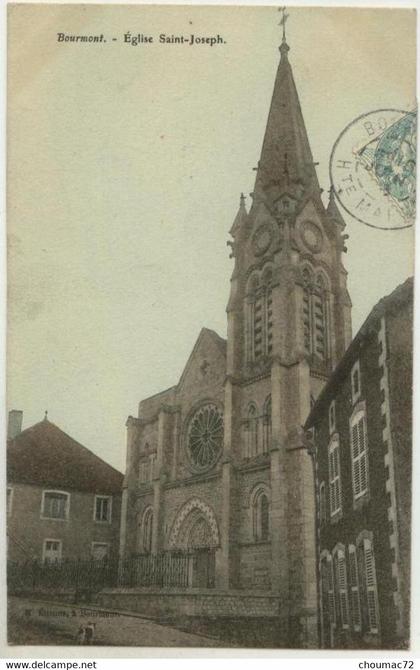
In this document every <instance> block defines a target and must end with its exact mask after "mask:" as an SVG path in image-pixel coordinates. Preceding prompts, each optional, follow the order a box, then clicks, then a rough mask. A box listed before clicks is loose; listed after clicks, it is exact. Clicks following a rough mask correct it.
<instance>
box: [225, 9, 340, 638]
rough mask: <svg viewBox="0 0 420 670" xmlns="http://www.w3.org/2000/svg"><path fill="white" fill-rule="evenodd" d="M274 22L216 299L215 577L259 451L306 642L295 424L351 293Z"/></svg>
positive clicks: (305, 484) (326, 368)
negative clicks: (245, 190) (219, 469)
mask: <svg viewBox="0 0 420 670" xmlns="http://www.w3.org/2000/svg"><path fill="white" fill-rule="evenodd" d="M284 23H285V18H284V14H283V40H282V43H281V46H280V48H279V50H280V62H279V66H278V70H277V75H276V79H275V84H274V91H273V95H272V100H271V106H270V110H269V114H268V120H267V126H266V130H265V136H264V140H263V145H262V150H261V155H260V160H259V162H258V166H257V168H256V179H255V186H254V190H253V193H252V194H251V199H252V203H251V206H250V208H249V211H247V207H246V202H245V198H244V196H243V195H241V198H240V204H239V210H238V213H237V215H236V218H235V220H234V222H233V225H232V228H231V230H230V235H231V237H232V241H231V242H229V243H228V244H229V245H230V246H231V250H232V252H231V256H232V257H233V258H234V270H233V274H232V278H231V291H230V298H229V302H228V305H227V319H228V338H227V377H226V383H225V442H224V461H223V492H224V500H223V506H224V518H223V528H222V541H221V545H222V550H223V555H224V560H225V563H224V565H225V586H229V587H235V586H238V585H239V584H238V579H240V577H238V574H239V575H240V569H239V568H238V565H239V564H241V565H242V564H243V563H244V561H245V559H244V558H243V556H242V554H241V550H240V548H238V547H240V539H241V538H240V537H239V535H238V531H237V528H236V524H235V511H234V510H235V509H237V508H238V506H240V504H241V496H242V493H241V491H243V490H245V488H246V486H245V483H244V482H245V479H246V477H249V475H247V474H246V473H247V472H248V471H251V469H252V463H254V462H255V464H256V465H255V467H257V465H258V463H263V459H264V458H265V459H266V462H267V473H266V480H267V486H269V489H270V542H271V545H270V546H271V548H270V552H271V554H270V556H271V565H270V571H271V574H270V588H271V591H272V592H273V593H276V594H278V596H279V602H280V607H281V611H282V619H283V621H284V625H285V628H286V629H287V640H288V641H289V643H290V644H291V645H292V646H293V645H294V644H296V646H308V647H316V646H317V575H316V546H315V509H316V508H315V492H314V473H313V464H312V461H311V457H310V456H309V455H308V453H307V451H306V449H305V440H304V435H303V430H302V426H303V425H304V423H305V420H306V418H307V415H308V414H309V411H310V407H311V400H312V399H315V398H316V397H317V396H318V394H319V393H320V391H321V389H322V387H323V385H324V383H325V381H326V380H327V378H328V376H329V374H330V373H331V371H332V369H333V368H334V366H335V365H336V364H337V362H338V361H339V360H340V358H341V356H342V355H343V354H344V352H345V350H346V348H347V346H348V345H349V343H350V341H351V301H350V298H349V295H348V292H347V273H346V270H345V269H344V267H343V265H342V260H341V257H342V253H343V252H344V251H346V249H345V239H346V237H347V236H346V235H344V234H343V231H344V227H345V224H344V221H343V219H342V217H341V215H340V212H339V210H338V208H337V206H336V204H335V201H334V194H333V192H332V191H331V192H330V197H329V203H328V206H326V207H325V206H324V204H323V201H322V198H321V193H322V191H321V188H320V186H319V182H318V177H317V173H316V163H315V162H314V159H313V156H312V152H311V148H310V145H309V140H308V136H307V133H306V128H305V123H304V120H303V115H302V111H301V107H300V103H299V98H298V94H297V90H296V86H295V82H294V78H293V73H292V68H291V65H290V62H289V50H290V49H289V46H288V44H287V42H286V36H285V30H284ZM325 114H327V110H325ZM267 399H269V402H270V412H271V415H270V417H268V416H267V414H264V415H263V416H262V421H261V423H262V427H261V428H258V427H257V428H256V429H255V431H257V432H255V431H254V432H255V436H256V437H255V444H262V445H263V447H262V452H261V450H260V451H258V448H257V449H255V450H254V451H253V448H252V446H251V447H247V446H246V445H247V444H251V445H252V444H253V439H254V438H253V437H252V436H251V437H250V431H253V430H254V428H253V426H254V424H253V423H252V421H253V418H252V415H251V414H250V409H249V408H250V407H252V406H253V405H254V406H255V407H256V408H257V411H261V412H263V410H258V407H260V408H262V407H263V406H265V405H264V403H265V404H267V402H268V400H267ZM268 421H269V425H270V429H269V432H268V430H266V429H265V428H264V425H265V424H264V422H265V423H268ZM255 425H256V424H255ZM258 431H260V432H258ZM267 435H269V437H267ZM260 452H261V453H260ZM258 458H259V459H260V460H259V461H258ZM244 459H245V462H246V463H247V465H246V466H245V465H243V463H244ZM258 467H259V466H258ZM246 468H248V470H246ZM261 468H263V465H262V466H261ZM261 472H262V470H261ZM262 476H263V475H262V474H261V477H262ZM222 567H223V566H222ZM241 585H242V584H241Z"/></svg>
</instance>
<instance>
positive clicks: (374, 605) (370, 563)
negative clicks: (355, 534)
mask: <svg viewBox="0 0 420 670" xmlns="http://www.w3.org/2000/svg"><path fill="white" fill-rule="evenodd" d="M363 559H364V560H363V562H364V572H365V574H364V577H365V588H366V605H367V614H368V621H369V630H370V632H371V633H378V632H379V607H378V590H377V583H376V569H375V557H374V555H373V546H372V542H371V540H369V539H367V538H365V539H364V540H363Z"/></svg>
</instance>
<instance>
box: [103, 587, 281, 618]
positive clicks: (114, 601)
mask: <svg viewBox="0 0 420 670" xmlns="http://www.w3.org/2000/svg"><path fill="white" fill-rule="evenodd" d="M95 602H96V603H97V604H98V605H99V606H100V607H104V608H109V609H116V610H128V611H131V612H138V613H140V614H145V615H147V616H152V617H155V616H171V615H174V614H178V615H186V616H195V617H248V618H252V617H278V616H279V615H280V600H279V597H278V596H273V595H269V594H267V592H265V593H258V592H252V593H251V592H246V591H243V592H242V591H241V592H238V591H228V592H226V591H203V590H197V591H195V590H194V589H191V590H189V591H178V590H169V589H167V590H165V589H160V590H150V589H121V588H120V589H104V590H103V591H101V592H100V593H98V594H97V595H96V597H95Z"/></svg>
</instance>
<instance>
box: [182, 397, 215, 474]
mask: <svg viewBox="0 0 420 670" xmlns="http://www.w3.org/2000/svg"><path fill="white" fill-rule="evenodd" d="M222 447H223V413H222V411H221V410H220V409H219V408H218V407H217V406H216V405H214V404H212V403H209V404H207V405H203V407H200V408H199V409H198V410H196V412H194V414H193V416H192V418H191V420H190V422H189V426H188V433H187V453H188V458H189V460H190V462H191V465H192V466H193V467H194V469H196V470H200V471H202V470H207V469H208V468H211V467H212V465H214V464H215V463H216V461H217V459H218V458H219V456H220V454H221V451H222Z"/></svg>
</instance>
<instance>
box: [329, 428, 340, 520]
mask: <svg viewBox="0 0 420 670" xmlns="http://www.w3.org/2000/svg"><path fill="white" fill-rule="evenodd" d="M328 472H329V480H330V486H329V489H330V514H331V516H334V515H335V514H338V512H340V511H341V480H340V443H339V440H338V437H337V436H335V437H334V438H333V439H332V440H331V442H330V445H329V447H328Z"/></svg>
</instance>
